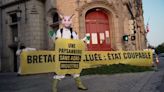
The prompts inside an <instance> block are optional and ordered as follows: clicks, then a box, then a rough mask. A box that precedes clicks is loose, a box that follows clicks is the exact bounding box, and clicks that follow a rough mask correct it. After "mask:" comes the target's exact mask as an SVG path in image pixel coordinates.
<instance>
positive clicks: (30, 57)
mask: <svg viewBox="0 0 164 92" xmlns="http://www.w3.org/2000/svg"><path fill="white" fill-rule="evenodd" d="M55 54H56V53H55V51H27V52H26V51H25V52H22V54H21V57H20V68H21V74H35V73H47V72H55V68H54V67H55V62H56V61H55V57H56V56H55Z"/></svg>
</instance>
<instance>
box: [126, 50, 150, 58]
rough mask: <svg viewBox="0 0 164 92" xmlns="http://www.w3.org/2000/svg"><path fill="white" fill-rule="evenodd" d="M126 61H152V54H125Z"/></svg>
mask: <svg viewBox="0 0 164 92" xmlns="http://www.w3.org/2000/svg"><path fill="white" fill-rule="evenodd" d="M123 56H124V59H150V53H145V52H125V53H123Z"/></svg>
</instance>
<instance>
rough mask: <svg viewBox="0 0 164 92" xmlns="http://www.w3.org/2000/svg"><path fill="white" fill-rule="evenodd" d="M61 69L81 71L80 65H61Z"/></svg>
mask: <svg viewBox="0 0 164 92" xmlns="http://www.w3.org/2000/svg"><path fill="white" fill-rule="evenodd" d="M60 69H79V63H60Z"/></svg>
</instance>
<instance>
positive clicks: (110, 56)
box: [107, 53, 121, 60]
mask: <svg viewBox="0 0 164 92" xmlns="http://www.w3.org/2000/svg"><path fill="white" fill-rule="evenodd" d="M107 56H108V60H117V59H121V53H108V54H107Z"/></svg>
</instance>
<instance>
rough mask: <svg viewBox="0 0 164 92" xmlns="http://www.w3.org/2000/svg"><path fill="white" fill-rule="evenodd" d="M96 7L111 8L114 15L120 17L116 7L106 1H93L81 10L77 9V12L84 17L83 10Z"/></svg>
mask: <svg viewBox="0 0 164 92" xmlns="http://www.w3.org/2000/svg"><path fill="white" fill-rule="evenodd" d="M96 5H102V6H106V7H109V8H110V9H111V10H112V11H113V13H114V14H115V15H116V17H118V13H117V10H116V8H115V7H114V4H113V3H109V2H108V1H106V0H104V1H102V0H96V1H92V2H90V3H86V4H85V5H83V6H82V7H80V8H79V9H76V10H77V11H78V12H79V15H82V12H83V10H85V9H87V8H88V7H90V6H96ZM97 7H101V6H97ZM102 8H103V7H102Z"/></svg>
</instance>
